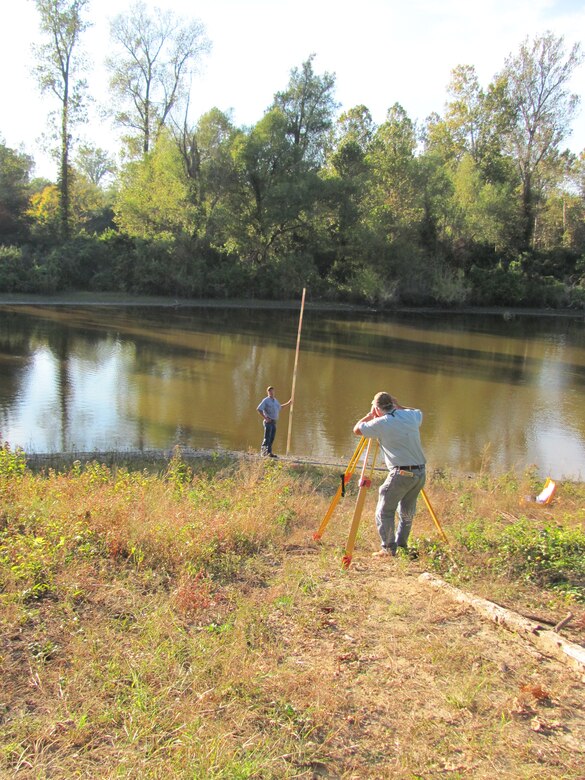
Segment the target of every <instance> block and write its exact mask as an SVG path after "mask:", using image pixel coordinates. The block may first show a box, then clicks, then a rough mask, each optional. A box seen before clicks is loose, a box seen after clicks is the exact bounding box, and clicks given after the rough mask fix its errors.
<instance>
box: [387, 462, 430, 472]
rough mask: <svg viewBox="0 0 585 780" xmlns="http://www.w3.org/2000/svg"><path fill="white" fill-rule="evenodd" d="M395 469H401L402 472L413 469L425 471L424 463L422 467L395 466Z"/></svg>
mask: <svg viewBox="0 0 585 780" xmlns="http://www.w3.org/2000/svg"><path fill="white" fill-rule="evenodd" d="M394 468H397V469H400V471H412V470H413V469H424V463H423V465H422V466H395V467H394Z"/></svg>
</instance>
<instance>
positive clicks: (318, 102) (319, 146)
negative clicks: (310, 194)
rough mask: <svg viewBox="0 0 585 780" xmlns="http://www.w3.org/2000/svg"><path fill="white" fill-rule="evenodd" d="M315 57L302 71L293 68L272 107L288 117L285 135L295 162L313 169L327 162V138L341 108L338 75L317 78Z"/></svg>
mask: <svg viewBox="0 0 585 780" xmlns="http://www.w3.org/2000/svg"><path fill="white" fill-rule="evenodd" d="M314 58H315V55H314V54H312V55H311V56H310V57H309V59H308V60H306V61H305V62H304V63H303V64H302V66H301V67H300V68H293V70H292V71H291V74H290V80H289V83H288V86H287V88H286V89H285V90H284V91H283V92H277V93H276V95H275V96H274V101H273V105H272V107H273V108H275V109H278V110H280V111H281V112H282V114H283V115H284V117H285V118H286V127H285V133H286V136H287V138H288V139H289V141H290V143H291V146H292V152H293V162H294V163H295V164H296V165H300V164H303V165H304V166H305V167H307V168H312V169H313V170H315V169H318V168H319V167H320V166H321V165H322V163H323V161H324V157H325V148H326V142H327V136H328V133H329V131H330V130H331V127H332V126H333V119H334V115H335V111H336V109H337V107H338V104H337V103H336V102H335V100H334V92H335V75H334V74H332V73H327V72H325V73H323V74H322V75H320V76H319V75H317V74H316V73H315V72H314V70H313V60H314Z"/></svg>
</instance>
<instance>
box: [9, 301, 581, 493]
mask: <svg viewBox="0 0 585 780" xmlns="http://www.w3.org/2000/svg"><path fill="white" fill-rule="evenodd" d="M298 323H299V311H298V309H297V310H294V309H291V310H282V309H263V308H262V309H257V310H255V309H242V308H222V307H220V306H211V307H200V308H199V307H198V308H190V307H176V308H173V307H156V306H149V307H135V306H133V307H119V306H116V307H112V306H91V307H90V306H88V307H81V306H44V305H43V306H42V305H34V306H33V305H18V306H16V305H14V306H8V305H5V306H1V307H0V361H1V369H2V370H1V372H0V437H1V439H2V440H3V441H8V442H9V443H10V444H11V445H12V446H19V447H22V448H24V450H25V451H26V452H29V453H50V452H93V451H103V450H113V449H115V450H136V449H142V450H152V449H170V448H172V446H173V445H174V444H175V443H180V444H183V445H185V446H187V447H190V448H195V449H228V450H243V451H248V450H252V451H257V450H258V449H259V445H260V440H261V437H262V425H261V419H260V417H259V415H258V414H257V412H256V406H257V405H258V403H259V402H260V400H261V399H262V398H263V397H264V395H265V389H266V386H267V385H269V384H272V385H274V386H275V388H276V397H277V398H279V400H281V401H286V400H288V398H289V397H290V392H291V386H292V380H293V372H294V364H295V347H296V343H297V334H298ZM378 390H387V391H388V392H390V393H392V394H393V395H395V396H396V397H397V398H398V400H399V401H400V403H402V404H403V405H405V406H416V407H418V408H420V409H422V410H423V413H424V423H423V429H422V438H423V445H424V448H425V451H426V454H427V459H428V461H429V466H430V467H431V468H452V469H455V470H458V471H466V472H478V471H479V470H481V469H482V468H483V469H489V470H491V471H504V470H509V469H515V470H523V469H524V468H525V467H526V466H528V465H531V464H534V465H535V466H536V467H537V470H538V472H539V473H540V474H542V475H543V476H544V475H550V476H552V477H553V478H556V479H560V478H562V477H566V478H573V479H582V478H585V413H584V409H585V321H584V319H583V318H582V317H581V318H570V317H562V316H558V317H557V316H539V317H536V316H524V315H523V316H514V315H512V314H507V315H504V314H494V315H477V314H473V315H471V314H445V313H400V314H385V315H382V314H377V313H355V312H354V313H346V312H343V313H340V312H334V311H318V310H315V309H311V308H309V307H307V309H306V310H305V312H304V318H303V326H302V334H301V340H300V352H299V358H298V366H297V376H296V390H295V403H294V407H293V414H292V422H291V423H290V450H289V454H290V455H291V456H295V457H298V458H306V459H311V460H316V461H319V462H325V463H339V462H341V463H346V462H347V461H348V460H349V458H350V457H351V455H352V453H353V451H354V449H355V446H356V439H355V437H354V436H353V434H352V430H351V429H352V427H353V424H354V423H355V421H356V420H357V419H358V418H359V417H361V416H362V415H363V414H365V413H366V412H367V411H368V409H369V404H370V401H371V399H372V397H373V395H374V393H376V392H377V391H378ZM289 418H290V412H289V411H288V410H283V412H282V417H281V420H280V424H279V427H278V432H277V438H276V442H275V448H274V449H275V452H278V453H280V454H284V453H285V450H286V444H287V439H288V436H289Z"/></svg>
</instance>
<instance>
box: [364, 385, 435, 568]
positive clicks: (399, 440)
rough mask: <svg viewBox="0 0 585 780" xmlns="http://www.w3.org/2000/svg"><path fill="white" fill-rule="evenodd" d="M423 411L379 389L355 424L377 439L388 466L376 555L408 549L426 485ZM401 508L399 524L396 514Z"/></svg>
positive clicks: (378, 514)
mask: <svg viewBox="0 0 585 780" xmlns="http://www.w3.org/2000/svg"><path fill="white" fill-rule="evenodd" d="M421 423H422V412H421V411H420V409H411V408H408V407H405V406H400V404H399V403H398V402H397V400H396V399H395V398H393V397H392V396H391V395H390V393H385V392H380V393H376V395H375V396H374V400H373V401H372V408H371V409H370V411H369V412H368V414H366V415H365V417H362V419H361V420H358V421H357V422H356V424H355V425H354V428H353V432H354V433H355V435H356V436H364V437H365V438H366V439H377V441H378V442H379V443H380V447H381V449H382V452H383V453H384V460H385V461H386V466H387V467H388V476H387V477H386V479H385V480H384V482H383V484H382V486H381V487H380V490H379V498H378V504H377V506H376V526H377V528H378V533H379V535H380V543H381V548H380V550H379V551H378V552H376V553H374V556H375V557H381V556H385V555H396V550H397V548H399V547H400V548H403V549H405V550H406V549H408V537H409V535H410V529H411V528H412V521H413V518H414V513H415V511H416V500H417V498H418V495H419V493H420V491H421V490H422V489H423V487H424V485H425V479H426V467H425V464H426V459H425V456H424V453H423V450H422V445H421V441H420V426H421ZM396 510H398V518H399V522H398V527H397V528H396V531H395V530H394V515H395V512H396Z"/></svg>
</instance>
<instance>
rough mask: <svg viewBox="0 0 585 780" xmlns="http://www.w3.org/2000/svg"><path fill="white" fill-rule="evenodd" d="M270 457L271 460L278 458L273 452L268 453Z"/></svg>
mask: <svg viewBox="0 0 585 780" xmlns="http://www.w3.org/2000/svg"><path fill="white" fill-rule="evenodd" d="M268 457H270V458H278V455H275V454H274V453H273V452H269V453H268Z"/></svg>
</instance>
